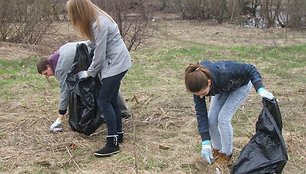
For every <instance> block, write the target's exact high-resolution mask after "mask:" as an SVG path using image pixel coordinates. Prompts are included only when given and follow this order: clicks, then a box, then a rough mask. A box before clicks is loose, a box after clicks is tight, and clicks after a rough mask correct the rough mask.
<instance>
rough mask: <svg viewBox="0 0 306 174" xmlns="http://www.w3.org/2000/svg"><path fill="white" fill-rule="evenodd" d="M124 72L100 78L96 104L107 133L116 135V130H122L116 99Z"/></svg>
mask: <svg viewBox="0 0 306 174" xmlns="http://www.w3.org/2000/svg"><path fill="white" fill-rule="evenodd" d="M126 72H127V71H124V72H122V73H120V74H117V75H115V76H112V77H107V78H104V79H102V85H101V88H100V90H99V95H98V101H97V104H98V106H99V107H100V108H101V111H102V114H103V115H104V120H105V122H106V126H107V131H108V135H117V134H118V132H122V118H121V111H120V108H119V105H118V101H117V99H118V92H119V88H120V83H121V79H122V78H123V76H124V75H125V73H126Z"/></svg>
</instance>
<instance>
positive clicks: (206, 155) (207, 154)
mask: <svg viewBox="0 0 306 174" xmlns="http://www.w3.org/2000/svg"><path fill="white" fill-rule="evenodd" d="M201 156H202V158H203V159H204V160H206V161H207V162H208V163H209V164H211V163H212V162H213V160H214V157H213V154H212V150H211V142H210V140H205V141H202V150H201Z"/></svg>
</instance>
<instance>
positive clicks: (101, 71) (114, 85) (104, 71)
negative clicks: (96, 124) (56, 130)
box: [66, 0, 132, 157]
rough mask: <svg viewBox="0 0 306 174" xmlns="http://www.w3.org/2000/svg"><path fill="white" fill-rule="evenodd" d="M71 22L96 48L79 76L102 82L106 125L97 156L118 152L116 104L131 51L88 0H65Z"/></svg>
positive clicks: (119, 131) (100, 101) (100, 102)
mask: <svg viewBox="0 0 306 174" xmlns="http://www.w3.org/2000/svg"><path fill="white" fill-rule="evenodd" d="M66 8H67V11H68V16H69V19H70V22H71V23H72V25H73V26H74V28H75V29H77V30H78V31H79V32H80V34H81V35H82V36H83V37H85V38H86V39H88V40H90V41H91V42H92V43H93V44H94V47H95V51H94V57H93V60H92V63H91V65H90V67H89V68H88V70H86V71H81V72H80V73H79V78H88V77H96V76H97V75H99V77H101V78H100V80H101V82H102V85H101V88H100V89H99V96H98V99H97V103H98V106H99V107H100V108H101V110H102V114H103V115H104V120H105V122H106V127H107V136H106V145H105V146H104V147H102V148H101V149H99V150H97V151H95V152H94V155H96V156H98V157H104V156H109V155H112V154H116V153H118V152H119V143H122V142H123V130H122V120H121V114H120V109H119V106H118V103H117V97H118V92H119V88H120V83H121V80H122V78H123V77H124V75H125V74H126V72H127V71H128V70H129V69H130V68H131V67H132V61H131V56H130V53H129V51H128V49H127V47H126V45H125V43H124V41H123V39H122V37H121V34H120V31H119V28H118V25H117V24H116V22H115V21H114V20H113V19H112V17H111V16H109V15H108V14H107V13H106V12H105V11H103V10H101V9H100V8H99V7H98V6H96V5H95V4H93V3H92V2H91V1H90V0H68V1H67V4H66Z"/></svg>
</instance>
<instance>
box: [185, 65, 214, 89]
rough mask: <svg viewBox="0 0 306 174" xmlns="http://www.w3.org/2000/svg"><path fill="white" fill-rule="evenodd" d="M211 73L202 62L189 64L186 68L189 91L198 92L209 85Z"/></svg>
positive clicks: (186, 82) (186, 85)
mask: <svg viewBox="0 0 306 174" xmlns="http://www.w3.org/2000/svg"><path fill="white" fill-rule="evenodd" d="M208 80H211V75H210V72H209V70H208V69H206V68H205V67H203V66H202V65H201V64H199V63H197V64H189V65H188V66H187V68H186V69H185V87H186V89H187V91H189V92H192V93H196V92H199V91H201V90H202V89H204V88H206V87H207V86H208Z"/></svg>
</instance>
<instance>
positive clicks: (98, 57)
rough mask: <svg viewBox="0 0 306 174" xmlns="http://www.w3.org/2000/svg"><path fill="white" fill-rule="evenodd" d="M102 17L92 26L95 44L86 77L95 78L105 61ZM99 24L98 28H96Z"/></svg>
mask: <svg viewBox="0 0 306 174" xmlns="http://www.w3.org/2000/svg"><path fill="white" fill-rule="evenodd" d="M103 17H104V16H100V17H99V19H101V20H99V23H98V22H95V23H94V24H93V27H92V29H93V34H94V38H95V40H94V43H95V50H94V56H93V59H92V63H91V65H90V66H89V68H88V70H87V73H88V76H91V77H96V75H97V74H98V73H99V72H101V69H102V66H103V63H104V62H105V59H106V49H107V34H108V30H107V23H106V22H103V21H104V20H103V19H102V18H103ZM98 24H100V25H99V26H97V25H98Z"/></svg>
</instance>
